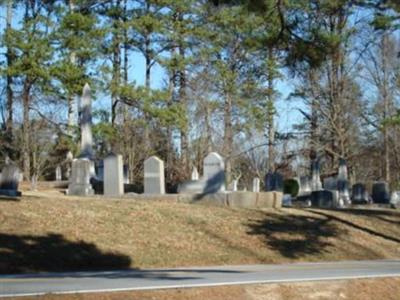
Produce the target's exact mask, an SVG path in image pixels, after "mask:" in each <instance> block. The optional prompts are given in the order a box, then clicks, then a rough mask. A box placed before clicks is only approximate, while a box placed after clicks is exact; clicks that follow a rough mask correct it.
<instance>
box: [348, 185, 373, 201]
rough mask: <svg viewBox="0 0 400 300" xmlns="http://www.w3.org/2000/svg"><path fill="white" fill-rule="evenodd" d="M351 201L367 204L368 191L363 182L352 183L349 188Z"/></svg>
mask: <svg viewBox="0 0 400 300" xmlns="http://www.w3.org/2000/svg"><path fill="white" fill-rule="evenodd" d="M351 201H352V203H354V204H367V203H368V202H369V195H368V191H367V188H366V187H365V185H364V184H362V183H356V184H353V187H352V189H351Z"/></svg>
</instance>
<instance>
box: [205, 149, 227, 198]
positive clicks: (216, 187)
mask: <svg viewBox="0 0 400 300" xmlns="http://www.w3.org/2000/svg"><path fill="white" fill-rule="evenodd" d="M203 171H204V176H203V179H204V180H205V181H206V186H205V188H204V190H203V193H206V194H211V193H217V192H223V191H225V163H224V158H223V157H222V156H221V155H219V154H218V153H216V152H211V153H209V154H208V155H207V156H206V157H205V158H204V161H203Z"/></svg>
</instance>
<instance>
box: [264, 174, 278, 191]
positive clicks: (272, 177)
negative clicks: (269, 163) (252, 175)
mask: <svg viewBox="0 0 400 300" xmlns="http://www.w3.org/2000/svg"><path fill="white" fill-rule="evenodd" d="M264 190H265V191H266V192H272V191H276V192H282V191H283V176H282V175H281V174H280V173H278V172H273V173H272V172H271V171H269V172H268V173H267V174H266V175H265V178H264Z"/></svg>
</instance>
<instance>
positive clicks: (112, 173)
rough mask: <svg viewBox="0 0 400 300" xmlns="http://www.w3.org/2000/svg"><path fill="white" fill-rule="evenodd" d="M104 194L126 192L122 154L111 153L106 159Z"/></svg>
mask: <svg viewBox="0 0 400 300" xmlns="http://www.w3.org/2000/svg"><path fill="white" fill-rule="evenodd" d="M103 184H104V195H106V196H120V195H123V194H124V170H123V161H122V155H119V154H114V153H110V154H109V155H107V156H106V158H105V159H104V183H103Z"/></svg>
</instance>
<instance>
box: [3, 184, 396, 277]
mask: <svg viewBox="0 0 400 300" xmlns="http://www.w3.org/2000/svg"><path fill="white" fill-rule="evenodd" d="M399 257H400V212H399V211H394V210H383V209H382V210H348V211H328V210H301V209H279V210H275V209H270V210H265V211H260V210H250V209H231V208H224V207H214V206H204V205H192V204H183V203H171V202H168V201H143V200H141V201H135V200H127V199H120V200H110V199H104V198H101V197H97V198H78V197H66V196H63V195H61V194H60V193H59V192H55V191H53V192H46V193H44V192H37V193H28V195H27V196H24V197H23V198H22V200H21V201H20V202H13V201H1V200H0V273H21V272H40V271H66V270H86V269H91V270H95V269H120V268H128V267H138V268H147V267H174V266H196V265H197V266H200V265H221V264H247V263H281V262H291V261H326V260H328V261H332V260H350V259H379V258H399Z"/></svg>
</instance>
